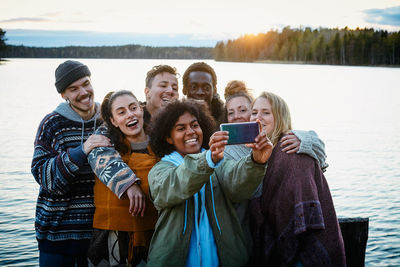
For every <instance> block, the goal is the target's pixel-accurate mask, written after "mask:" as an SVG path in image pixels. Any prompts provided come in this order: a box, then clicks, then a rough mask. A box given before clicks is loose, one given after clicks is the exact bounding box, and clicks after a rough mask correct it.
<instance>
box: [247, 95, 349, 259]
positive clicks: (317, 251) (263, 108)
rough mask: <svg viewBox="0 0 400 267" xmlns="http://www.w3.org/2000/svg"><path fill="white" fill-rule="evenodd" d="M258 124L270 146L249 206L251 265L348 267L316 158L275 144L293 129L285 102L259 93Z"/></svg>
mask: <svg viewBox="0 0 400 267" xmlns="http://www.w3.org/2000/svg"><path fill="white" fill-rule="evenodd" d="M257 119H258V120H260V121H261V124H262V127H263V131H266V132H267V135H268V137H269V139H270V140H271V142H272V143H273V144H274V150H273V152H272V155H271V157H270V159H269V160H268V168H267V171H266V174H265V177H264V180H263V186H262V192H261V196H260V197H258V198H254V199H252V200H251V202H250V205H249V211H250V221H251V228H250V229H251V232H252V236H253V242H254V243H253V244H254V248H253V251H254V257H253V260H252V263H251V264H252V266H346V259H345V252H344V245H343V238H342V235H341V232H340V227H339V223H338V220H337V217H336V212H335V208H334V205H333V201H332V197H331V194H330V191H329V187H328V184H327V181H326V179H325V177H324V175H323V172H322V170H321V167H320V165H319V164H318V162H317V160H315V159H313V158H312V157H310V156H309V155H306V154H297V153H295V154H291V155H288V154H287V153H285V152H284V151H282V149H281V148H280V147H279V146H277V145H276V144H277V143H278V141H279V140H280V139H281V138H282V137H283V136H284V135H285V133H287V132H288V131H290V130H291V128H292V126H291V118H290V112H289V108H288V106H287V104H286V103H285V101H284V100H283V99H282V98H281V97H279V96H277V95H275V94H273V93H269V92H263V93H262V94H261V95H260V96H259V97H258V98H256V99H255V101H254V102H253V104H252V112H251V117H250V121H255V120H257Z"/></svg>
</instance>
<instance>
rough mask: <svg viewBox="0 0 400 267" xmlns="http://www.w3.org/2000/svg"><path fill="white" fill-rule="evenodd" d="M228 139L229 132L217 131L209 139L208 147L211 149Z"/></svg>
mask: <svg viewBox="0 0 400 267" xmlns="http://www.w3.org/2000/svg"><path fill="white" fill-rule="evenodd" d="M228 139H229V132H227V131H217V132H215V133H213V135H212V136H211V137H210V141H209V142H208V145H209V147H211V146H212V145H213V144H214V143H218V142H221V141H224V140H228Z"/></svg>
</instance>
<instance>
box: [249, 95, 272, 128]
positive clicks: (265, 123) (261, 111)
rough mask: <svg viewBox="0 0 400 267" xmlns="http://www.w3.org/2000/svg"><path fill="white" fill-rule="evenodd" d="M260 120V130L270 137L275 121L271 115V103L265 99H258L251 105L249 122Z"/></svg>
mask: <svg viewBox="0 0 400 267" xmlns="http://www.w3.org/2000/svg"><path fill="white" fill-rule="evenodd" d="M257 119H259V120H260V122H261V126H262V130H263V131H266V133H267V134H268V135H271V134H272V132H273V131H274V128H275V119H274V115H273V114H272V107H271V103H270V102H269V101H268V99H266V98H265V97H258V98H257V99H256V100H255V101H254V104H253V108H252V111H251V116H250V121H256V120H257Z"/></svg>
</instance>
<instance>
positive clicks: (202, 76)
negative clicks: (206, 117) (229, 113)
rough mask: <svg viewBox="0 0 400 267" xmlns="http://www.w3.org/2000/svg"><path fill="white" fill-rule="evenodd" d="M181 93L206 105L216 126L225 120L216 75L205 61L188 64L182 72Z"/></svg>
mask: <svg viewBox="0 0 400 267" xmlns="http://www.w3.org/2000/svg"><path fill="white" fill-rule="evenodd" d="M182 80H183V94H184V95H186V97H187V98H188V99H194V100H198V101H200V102H204V103H206V104H207V105H208V107H209V109H210V112H211V115H212V116H213V117H214V119H215V121H216V123H217V126H218V125H219V124H220V123H222V122H224V120H225V109H224V103H223V102H222V100H221V99H220V97H219V95H218V93H217V75H216V74H215V71H214V69H213V68H212V67H211V66H210V65H208V64H207V63H205V62H196V63H193V64H192V65H190V66H189V67H188V68H187V69H186V71H185V73H184V74H183V78H182Z"/></svg>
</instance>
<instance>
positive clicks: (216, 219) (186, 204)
mask: <svg viewBox="0 0 400 267" xmlns="http://www.w3.org/2000/svg"><path fill="white" fill-rule="evenodd" d="M210 188H211V200H212V205H213V212H214V218H215V222H216V223H217V227H218V230H219V234H221V227H220V226H219V222H218V217H217V212H216V211H215V202H214V191H213V186H212V179H211V176H210ZM187 206H188V201H187V200H186V201H185V223H184V225H183V232H182V234H183V235H184V234H185V232H186V224H187Z"/></svg>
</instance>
